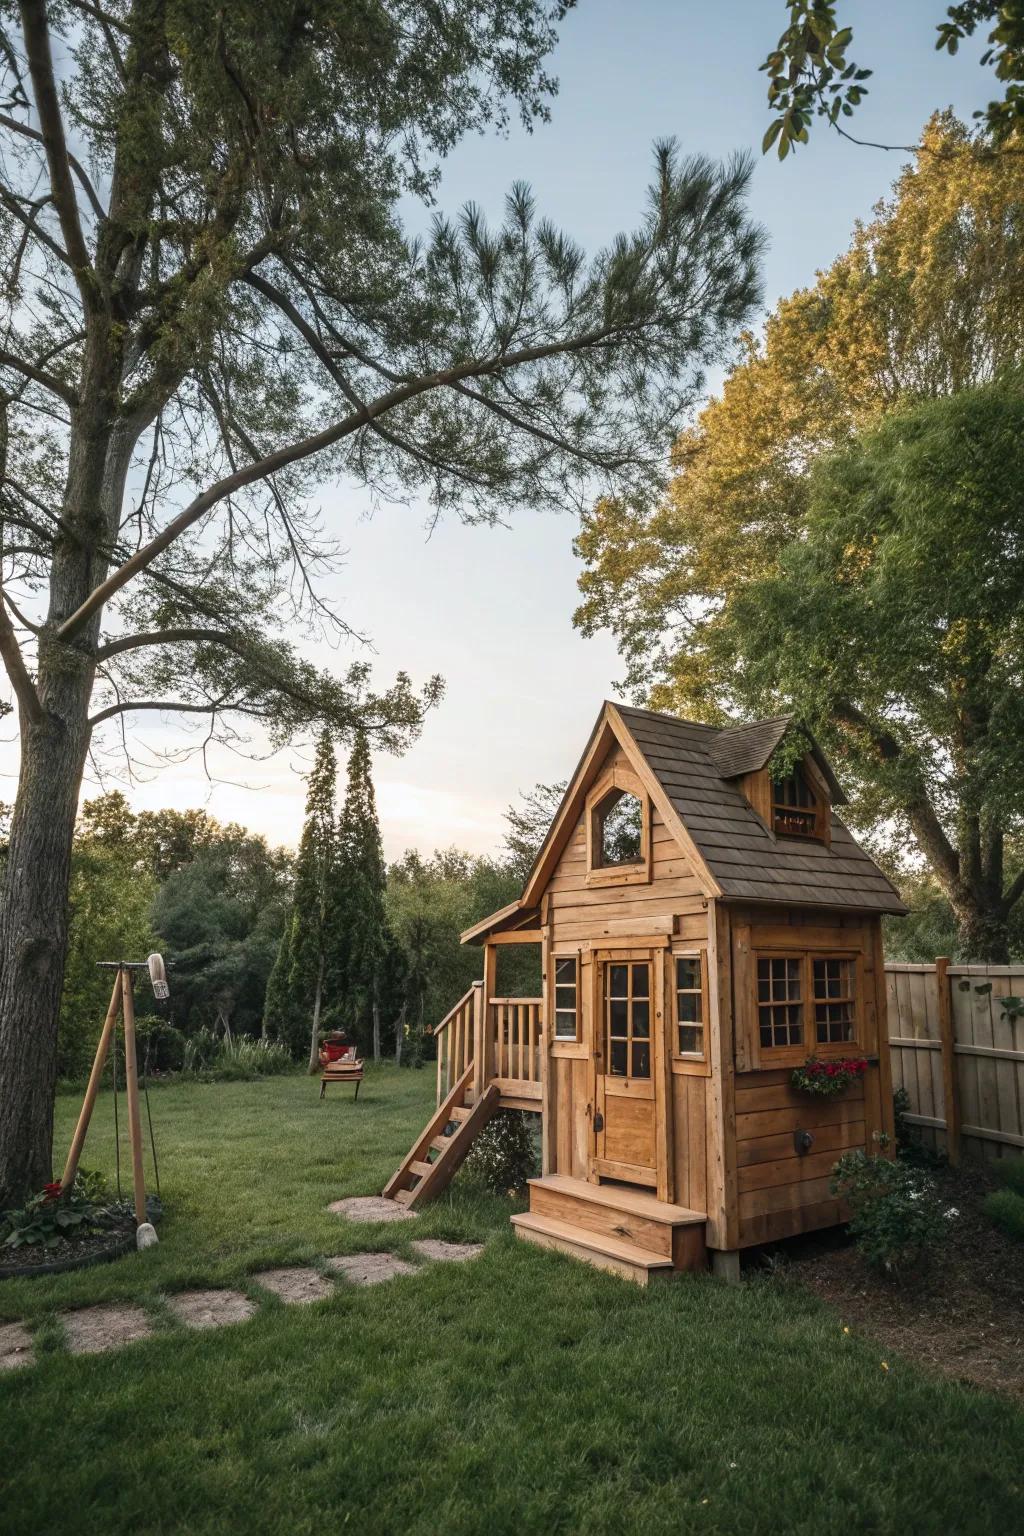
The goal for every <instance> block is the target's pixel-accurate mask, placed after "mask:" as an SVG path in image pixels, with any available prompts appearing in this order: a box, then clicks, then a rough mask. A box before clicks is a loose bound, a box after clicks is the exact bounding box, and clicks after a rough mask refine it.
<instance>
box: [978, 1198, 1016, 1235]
mask: <svg viewBox="0 0 1024 1536" xmlns="http://www.w3.org/2000/svg"><path fill="white" fill-rule="evenodd" d="M981 1208H982V1210H983V1211H984V1212H985V1215H986V1216H987V1217H988V1219H989V1221H991V1222H992V1224H993V1226H996V1227H998V1228H999V1230H1000V1231H1001V1232H1005V1233H1006V1235H1007V1237H1012V1238H1014V1239H1015V1241H1016V1242H1018V1243H1024V1195H1019V1194H1018V1193H1017V1191H1016V1190H1015V1189H996V1190H993V1192H992V1194H990V1195H986V1197H985V1199H984V1201H983V1202H982V1207H981Z"/></svg>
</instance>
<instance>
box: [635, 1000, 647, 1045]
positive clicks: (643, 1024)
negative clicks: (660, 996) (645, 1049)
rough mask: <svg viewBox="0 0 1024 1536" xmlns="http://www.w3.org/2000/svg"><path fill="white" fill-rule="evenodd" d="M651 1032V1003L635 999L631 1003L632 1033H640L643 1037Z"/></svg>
mask: <svg viewBox="0 0 1024 1536" xmlns="http://www.w3.org/2000/svg"><path fill="white" fill-rule="evenodd" d="M650 1032H651V1005H650V1003H648V1002H645V1001H640V1000H637V1001H636V1002H634V1004H633V1033H634V1035H641V1036H642V1037H643V1038H644V1039H646V1038H647V1036H648V1035H649V1034H650Z"/></svg>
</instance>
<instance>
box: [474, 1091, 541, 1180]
mask: <svg viewBox="0 0 1024 1536" xmlns="http://www.w3.org/2000/svg"><path fill="white" fill-rule="evenodd" d="M535 1118H536V1117H535V1116H534V1115H531V1114H528V1113H527V1111H525V1110H521V1109H505V1110H502V1111H501V1113H500V1114H497V1115H495V1117H494V1119H493V1120H492V1121H491V1122H490V1124H489V1125H487V1126H485V1127H484V1129H483V1131H482V1132H481V1133H480V1135H479V1136H478V1137H477V1140H476V1142H475V1143H474V1145H473V1148H472V1151H471V1152H470V1154H469V1156H468V1157H467V1159H466V1171H467V1173H468V1176H469V1178H470V1179H471V1180H472V1181H473V1182H474V1183H480V1184H482V1185H484V1186H485V1187H486V1188H487V1189H491V1190H493V1191H494V1192H495V1193H496V1194H499V1195H507V1194H511V1193H512V1191H513V1190H517V1189H522V1187H523V1185H524V1184H525V1183H526V1181H527V1179H532V1178H533V1176H534V1174H535V1173H536V1171H537V1147H536V1141H535V1137H534V1127H533V1125H532V1124H531V1121H533V1120H534V1119H535Z"/></svg>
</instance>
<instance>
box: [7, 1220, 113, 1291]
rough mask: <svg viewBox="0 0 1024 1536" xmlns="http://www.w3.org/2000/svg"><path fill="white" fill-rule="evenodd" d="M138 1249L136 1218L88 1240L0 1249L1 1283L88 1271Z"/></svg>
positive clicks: (60, 1240) (79, 1238)
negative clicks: (14, 1279)
mask: <svg viewBox="0 0 1024 1536" xmlns="http://www.w3.org/2000/svg"><path fill="white" fill-rule="evenodd" d="M134 1249H135V1222H134V1219H133V1220H130V1221H128V1222H126V1223H125V1225H124V1226H119V1227H112V1228H108V1229H107V1230H106V1231H103V1232H93V1233H90V1234H89V1236H87V1237H76V1238H73V1239H70V1240H69V1239H68V1238H64V1237H61V1238H58V1239H57V1241H56V1243H54V1244H53V1246H52V1247H50V1248H47V1247H44V1246H43V1245H42V1244H41V1243H30V1244H26V1245H25V1247H24V1248H6V1247H4V1248H0V1280H9V1279H13V1278H14V1277H15V1276H17V1277H20V1278H23V1279H24V1278H28V1277H31V1276H32V1275H60V1274H63V1273H64V1271H65V1270H69V1269H88V1268H89V1266H90V1265H91V1264H107V1263H109V1262H110V1261H111V1260H112V1259H120V1258H122V1257H123V1256H124V1255H125V1254H126V1253H132V1252H134Z"/></svg>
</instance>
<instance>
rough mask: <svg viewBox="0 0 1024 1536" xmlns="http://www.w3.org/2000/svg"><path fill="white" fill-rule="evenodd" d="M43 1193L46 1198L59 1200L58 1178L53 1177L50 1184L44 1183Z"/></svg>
mask: <svg viewBox="0 0 1024 1536" xmlns="http://www.w3.org/2000/svg"><path fill="white" fill-rule="evenodd" d="M43 1194H44V1195H45V1196H46V1198H47V1200H59V1199H60V1195H61V1187H60V1180H59V1179H55V1180H54V1181H53V1183H52V1184H44V1185H43Z"/></svg>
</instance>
